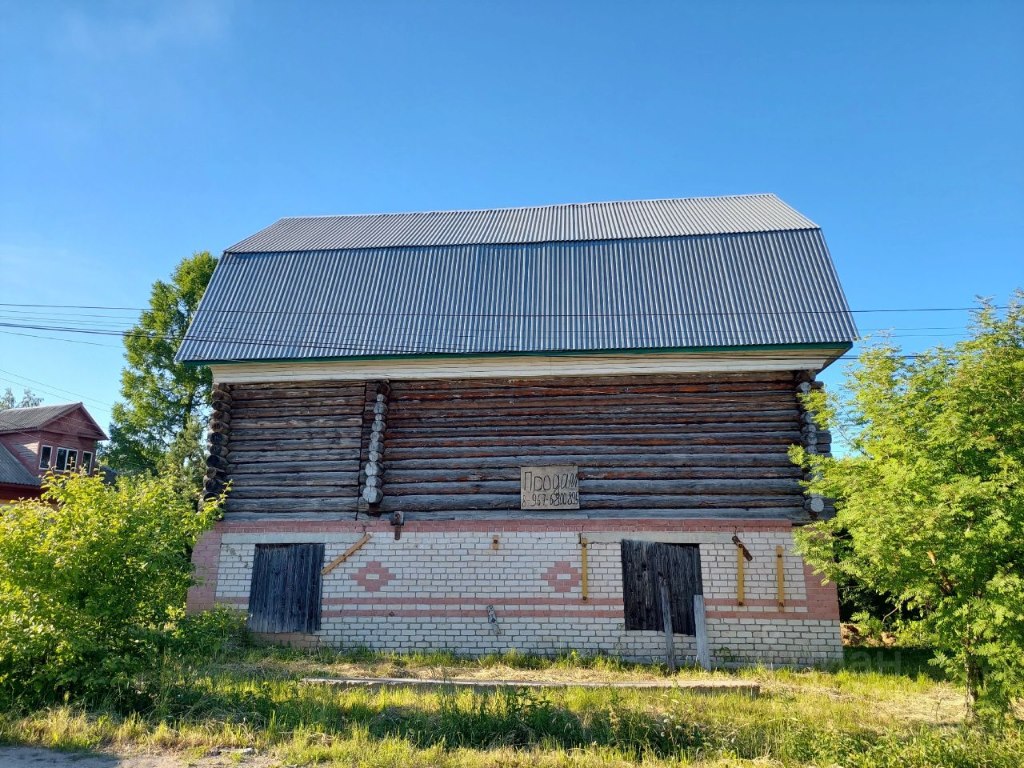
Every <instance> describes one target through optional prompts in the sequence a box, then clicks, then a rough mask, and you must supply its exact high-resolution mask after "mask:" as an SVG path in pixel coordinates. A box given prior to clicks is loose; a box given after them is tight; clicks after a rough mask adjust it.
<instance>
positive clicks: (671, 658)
mask: <svg viewBox="0 0 1024 768" xmlns="http://www.w3.org/2000/svg"><path fill="white" fill-rule="evenodd" d="M658 586H659V588H660V591H661V616H662V620H663V621H664V624H665V663H666V664H668V671H669V672H675V671H676V646H675V638H673V637H672V603H671V601H670V600H669V597H668V579H666V578H665V576H664V574H661V573H659V574H658Z"/></svg>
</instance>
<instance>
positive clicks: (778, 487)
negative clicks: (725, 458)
mask: <svg viewBox="0 0 1024 768" xmlns="http://www.w3.org/2000/svg"><path fill="white" fill-rule="evenodd" d="M581 474H582V473H581ZM519 490H520V485H519V484H518V483H516V482H514V481H510V480H488V481H480V482H459V483H444V482H411V483H407V482H400V481H399V480H398V479H397V478H396V477H395V475H393V474H391V473H390V472H389V473H388V494H389V495H395V496H413V495H434V494H438V493H444V492H445V491H447V493H446V494H445V495H461V494H476V495H488V494H513V495H515V494H518V493H519ZM579 491H580V493H581V494H587V495H588V497H599V496H620V495H621V496H635V495H643V496H653V495H680V496H682V495H689V494H706V495H712V496H717V495H722V496H743V497H746V496H760V495H770V496H777V495H779V494H790V493H791V494H794V495H796V496H800V497H801V499H802V497H803V489H802V488H801V487H800V483H799V480H798V479H797V478H791V479H785V478H784V479H777V480H772V479H767V478H766V479H763V480H762V479H740V480H733V479H726V478H715V479H699V480H648V479H639V480H593V479H591V478H590V475H589V473H586V475H585V477H583V478H581V479H580V481H579Z"/></svg>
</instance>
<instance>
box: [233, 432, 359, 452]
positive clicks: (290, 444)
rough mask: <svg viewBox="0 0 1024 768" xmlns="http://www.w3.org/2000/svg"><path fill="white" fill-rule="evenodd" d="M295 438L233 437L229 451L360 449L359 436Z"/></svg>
mask: <svg viewBox="0 0 1024 768" xmlns="http://www.w3.org/2000/svg"><path fill="white" fill-rule="evenodd" d="M295 434H296V436H295V437H290V438H287V439H281V438H267V439H260V440H249V439H246V440H239V439H235V437H234V436H233V437H232V439H231V442H230V444H229V450H231V451H266V450H274V451H277V450H280V451H294V450H304V451H337V450H349V449H352V448H358V447H359V438H358V436H356V437H352V438H348V437H346V438H342V439H334V440H325V439H323V438H316V437H306V438H303V437H299V436H298V434H299V433H295Z"/></svg>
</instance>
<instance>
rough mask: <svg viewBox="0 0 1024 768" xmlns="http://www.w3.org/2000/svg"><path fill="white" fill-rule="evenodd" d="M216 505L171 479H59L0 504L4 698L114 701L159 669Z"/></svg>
mask: <svg viewBox="0 0 1024 768" xmlns="http://www.w3.org/2000/svg"><path fill="white" fill-rule="evenodd" d="M218 505H219V500H212V501H208V502H203V503H202V504H200V505H199V507H198V509H197V507H196V504H195V501H194V500H193V499H191V498H188V497H186V496H183V495H182V494H181V493H180V492H179V491H176V490H175V488H174V484H173V481H171V480H168V479H166V478H156V477H150V476H138V477H131V478H123V479H121V480H119V481H118V483H117V484H116V485H114V486H111V485H107V484H104V483H103V481H102V480H101V479H100V478H99V477H95V476H93V477H88V476H85V475H54V476H50V477H49V478H48V479H47V481H46V483H45V489H44V492H43V497H42V500H38V501H20V502H17V503H14V504H10V505H8V506H3V507H0V606H2V607H0V696H3V697H4V698H7V699H8V700H13V701H22V702H24V703H26V704H28V703H38V702H47V701H54V700H60V699H75V700H83V701H90V700H98V699H106V700H116V699H117V698H118V697H119V696H121V695H123V694H126V693H127V692H129V691H130V689H131V688H132V685H133V681H134V680H135V678H136V676H137V675H139V674H140V673H141V672H144V671H146V670H149V669H152V668H154V666H156V665H157V664H158V663H159V660H160V658H161V655H162V654H163V653H164V652H165V651H166V649H167V647H168V645H169V644H170V643H173V642H175V635H174V631H175V629H174V622H175V620H178V619H180V618H181V615H182V612H183V606H184V602H185V594H186V591H187V589H188V586H189V584H190V582H191V579H192V566H191V562H190V557H189V555H190V552H191V548H192V546H193V545H194V544H195V541H196V539H197V538H198V536H199V535H200V534H201V533H202V532H203V531H204V530H205V529H206V528H207V527H209V526H210V525H211V524H212V522H213V520H214V519H215V516H216V514H217V509H218Z"/></svg>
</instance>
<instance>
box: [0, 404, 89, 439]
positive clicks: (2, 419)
mask: <svg viewBox="0 0 1024 768" xmlns="http://www.w3.org/2000/svg"><path fill="white" fill-rule="evenodd" d="M80 405H81V403H65V404H63V405H37V406H35V407H34V408H8V409H6V410H3V411H0V432H16V431H19V430H23V429H39V428H40V427H42V426H44V425H46V424H49V423H50V422H51V421H53V420H54V419H57V418H60V417H61V416H63V415H65V414H67V413H70V412H71V411H73V410H75V409H76V408H78V407H79V406H80Z"/></svg>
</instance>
